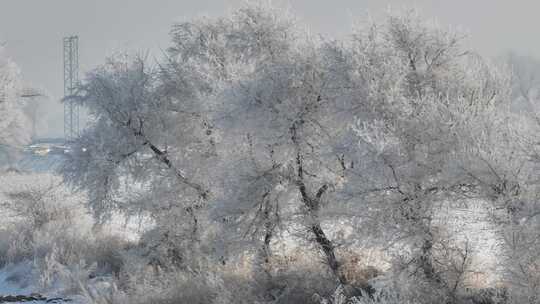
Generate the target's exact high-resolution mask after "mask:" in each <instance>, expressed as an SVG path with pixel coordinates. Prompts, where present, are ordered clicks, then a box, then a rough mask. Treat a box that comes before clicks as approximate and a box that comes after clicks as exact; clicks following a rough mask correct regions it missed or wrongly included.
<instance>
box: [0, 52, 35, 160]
mask: <svg viewBox="0 0 540 304" xmlns="http://www.w3.org/2000/svg"><path fill="white" fill-rule="evenodd" d="M21 86H22V79H21V75H20V71H19V68H18V67H17V65H16V64H15V63H14V62H13V60H11V59H10V58H9V57H8V56H7V55H6V54H5V50H4V49H3V48H1V47H0V118H1V119H0V157H1V159H2V161H1V162H2V163H7V165H8V166H10V165H12V164H13V162H14V160H15V158H16V154H17V152H18V151H20V149H22V147H23V146H24V145H25V144H26V143H28V142H29V141H30V133H31V128H30V124H29V121H28V117H27V116H26V115H25V113H24V104H23V101H22V99H21V98H20V97H19V94H20V89H21Z"/></svg>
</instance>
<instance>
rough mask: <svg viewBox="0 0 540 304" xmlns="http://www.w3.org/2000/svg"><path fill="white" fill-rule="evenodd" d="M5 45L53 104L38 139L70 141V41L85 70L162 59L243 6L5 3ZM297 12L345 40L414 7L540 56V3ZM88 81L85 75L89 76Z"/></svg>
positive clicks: (159, 1)
mask: <svg viewBox="0 0 540 304" xmlns="http://www.w3.org/2000/svg"><path fill="white" fill-rule="evenodd" d="M0 1H1V3H2V10H0V41H3V42H4V43H6V47H7V50H8V53H9V54H10V55H11V56H12V57H13V58H14V60H15V61H16V62H17V63H18V64H19V66H20V67H21V69H22V73H23V77H24V79H25V80H26V81H27V83H28V84H29V85H32V86H36V87H40V88H43V89H44V90H46V91H47V92H48V94H49V95H50V99H49V100H47V101H43V103H42V106H41V107H40V113H41V114H40V123H39V129H38V135H40V136H42V137H43V136H62V135H63V120H62V113H63V111H62V105H61V104H60V103H59V99H60V98H61V96H62V94H63V93H62V92H63V74H62V73H63V72H62V61H63V59H62V37H64V36H66V35H72V34H77V35H79V37H80V42H79V48H80V64H81V71H82V72H84V71H87V70H88V69H90V68H92V67H95V66H96V65H98V64H100V63H102V62H103V60H104V58H105V57H106V56H108V55H110V54H111V53H113V52H114V51H117V50H124V49H128V50H148V51H150V52H151V54H152V55H153V56H159V53H160V52H161V50H163V49H165V48H167V47H168V45H169V44H168V40H169V39H168V31H169V28H170V26H171V24H172V23H173V22H175V21H182V20H186V19H190V18H193V17H196V16H201V15H209V16H219V15H223V14H224V13H226V12H227V11H230V10H232V9H234V8H235V7H238V6H239V5H240V4H242V3H243V1H239V0H213V1H210V0H176V1H173V0H0ZM274 3H275V4H278V5H280V6H285V7H289V8H290V9H291V10H292V11H293V12H294V13H295V15H296V16H299V17H300V19H301V21H302V22H303V23H304V24H306V25H307V26H309V27H310V28H311V30H312V32H314V33H322V34H325V35H339V36H343V35H346V34H347V33H349V32H350V29H351V27H352V24H353V23H354V22H355V20H358V19H360V18H362V16H365V15H366V13H367V12H370V13H371V14H372V15H373V16H374V17H375V18H376V17H377V16H378V15H381V14H382V13H384V12H385V10H386V9H387V8H388V7H389V6H390V7H393V8H401V7H404V6H413V7H416V8H418V9H420V11H421V12H422V14H423V15H425V16H429V17H434V18H436V19H438V20H439V22H440V23H441V24H449V25H453V26H457V27H462V28H464V29H466V30H468V32H469V33H470V36H471V39H470V46H471V47H472V48H474V49H476V50H477V51H479V52H480V53H482V54H483V55H486V56H495V55H498V54H501V53H503V52H505V51H507V50H509V49H512V50H515V51H517V52H519V53H523V54H527V55H533V56H535V55H537V54H540V39H538V37H537V34H538V33H539V30H538V29H540V18H538V16H537V15H538V12H539V11H540V1H537V0H536V1H533V0H514V1H509V0H452V1H444V0H417V1H408V0H393V1H392V0H333V1H326V0H294V1H293V0H291V1H274ZM81 76H82V75H81Z"/></svg>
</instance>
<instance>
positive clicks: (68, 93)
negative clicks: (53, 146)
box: [64, 36, 80, 142]
mask: <svg viewBox="0 0 540 304" xmlns="http://www.w3.org/2000/svg"><path fill="white" fill-rule="evenodd" d="M78 83H79V37H78V36H70V37H65V38H64V139H65V141H66V142H70V141H72V140H74V139H76V138H77V137H79V134H80V129H79V104H78V103H77V101H76V100H75V98H74V97H75V94H76V90H77V85H78Z"/></svg>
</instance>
